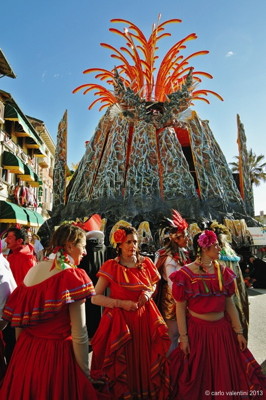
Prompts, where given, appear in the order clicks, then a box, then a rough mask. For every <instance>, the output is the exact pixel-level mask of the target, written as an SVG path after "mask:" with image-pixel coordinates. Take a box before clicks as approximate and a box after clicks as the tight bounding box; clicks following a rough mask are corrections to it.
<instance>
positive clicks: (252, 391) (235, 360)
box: [170, 266, 266, 400]
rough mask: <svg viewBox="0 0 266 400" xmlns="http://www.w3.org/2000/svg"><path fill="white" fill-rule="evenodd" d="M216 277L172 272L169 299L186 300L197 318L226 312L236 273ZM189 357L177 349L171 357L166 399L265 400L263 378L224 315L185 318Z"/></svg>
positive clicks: (186, 270) (225, 271)
mask: <svg viewBox="0 0 266 400" xmlns="http://www.w3.org/2000/svg"><path fill="white" fill-rule="evenodd" d="M221 273H222V283H223V287H222V290H220V288H219V282H218V278H217V274H216V273H215V274H205V273H202V274H195V273H193V272H192V271H191V269H190V268H188V267H186V266H184V267H183V268H181V269H180V270H179V271H177V272H174V273H173V274H172V275H171V276H170V279H172V281H173V288H172V292H173V297H174V298H175V300H176V301H187V306H188V308H189V309H190V310H192V311H194V312H195V313H198V314H206V313H209V312H222V311H225V300H226V297H227V296H232V295H233V294H234V292H235V282H234V278H235V274H234V272H233V271H232V270H230V269H229V268H227V267H221ZM187 328H188V331H187V332H188V339H189V345H190V354H189V355H188V356H187V357H186V356H184V353H183V352H182V350H181V349H180V347H177V349H175V350H174V351H173V352H172V354H171V356H170V371H171V388H172V390H171V396H170V399H171V400H192V399H193V400H194V399H195V400H218V399H219V400H225V399H227V400H228V399H230V400H236V399H239V400H240V399H242V400H243V399H260V400H262V399H265V398H266V377H265V376H263V374H262V371H261V368H260V366H259V364H258V363H257V362H256V360H255V359H254V357H253V356H252V354H251V353H250V351H249V350H248V349H246V350H244V351H241V350H240V348H239V343H238V341H237V336H236V334H235V332H234V331H233V329H232V327H231V323H230V320H229V317H228V316H227V315H226V314H225V317H224V318H222V319H219V320H218V321H206V320H202V319H199V318H195V317H192V316H191V315H189V314H188V315H187Z"/></svg>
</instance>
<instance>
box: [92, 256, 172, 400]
mask: <svg viewBox="0 0 266 400" xmlns="http://www.w3.org/2000/svg"><path fill="white" fill-rule="evenodd" d="M98 276H103V277H104V278H106V279H107V280H108V281H109V283H110V285H109V288H110V294H109V295H110V297H111V298H114V299H120V300H132V301H135V302H137V301H138V298H139V296H140V294H141V292H142V291H146V290H151V288H152V286H153V285H154V284H155V283H156V282H157V281H158V280H159V279H160V276H159V274H158V272H157V269H156V267H155V265H154V264H153V263H152V262H151V260H150V259H149V258H146V257H144V258H143V262H142V264H141V267H136V268H127V267H124V266H122V265H121V264H119V263H118V261H117V260H116V259H115V260H108V261H106V262H105V263H104V264H103V265H102V267H101V269H100V270H99V272H98ZM169 345H170V341H169V337H168V333H167V326H166V325H165V322H164V320H163V318H162V316H161V314H160V313H159V311H158V309H157V307H156V305H155V303H154V301H153V300H152V299H151V300H149V301H148V302H146V303H145V305H144V306H142V307H141V308H139V309H138V310H136V311H125V310H123V309H122V308H118V307H116V308H112V309H111V308H105V310H104V313H103V315H102V318H101V321H100V325H99V327H98V329H97V331H96V333H95V335H94V337H93V339H92V348H93V357H92V365H91V375H92V377H98V376H99V375H100V374H101V373H103V374H104V375H105V376H106V377H107V378H108V380H109V383H110V385H109V387H110V390H111V393H112V395H113V399H116V400H117V399H128V400H131V399H147V400H163V399H168V395H169V392H168V390H169V369H168V360H167V358H166V352H167V350H168V348H169Z"/></svg>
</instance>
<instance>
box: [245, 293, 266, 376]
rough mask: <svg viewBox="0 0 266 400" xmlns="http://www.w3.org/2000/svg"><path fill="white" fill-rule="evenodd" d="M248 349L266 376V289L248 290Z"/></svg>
mask: <svg viewBox="0 0 266 400" xmlns="http://www.w3.org/2000/svg"><path fill="white" fill-rule="evenodd" d="M248 299H249V333H248V348H249V350H250V351H251V353H252V354H253V356H254V357H255V359H256V360H257V362H258V363H259V364H260V365H261V366H262V369H263V372H264V373H265V375H266V312H265V311H266V289H255V288H249V289H248Z"/></svg>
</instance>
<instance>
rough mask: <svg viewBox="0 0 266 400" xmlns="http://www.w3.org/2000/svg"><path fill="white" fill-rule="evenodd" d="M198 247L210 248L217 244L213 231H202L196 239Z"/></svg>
mask: <svg viewBox="0 0 266 400" xmlns="http://www.w3.org/2000/svg"><path fill="white" fill-rule="evenodd" d="M197 241H198V245H199V246H200V247H203V248H207V247H210V246H212V245H213V244H214V243H216V242H217V236H216V235H215V233H214V232H213V231H208V230H206V231H204V232H203V233H202V234H201V235H200V236H199V238H198V240H197Z"/></svg>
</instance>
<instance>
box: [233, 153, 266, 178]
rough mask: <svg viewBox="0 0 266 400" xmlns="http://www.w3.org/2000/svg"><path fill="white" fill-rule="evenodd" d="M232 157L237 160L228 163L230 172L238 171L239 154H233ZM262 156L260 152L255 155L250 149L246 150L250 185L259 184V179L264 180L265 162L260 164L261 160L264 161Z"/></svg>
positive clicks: (265, 176)
mask: <svg viewBox="0 0 266 400" xmlns="http://www.w3.org/2000/svg"><path fill="white" fill-rule="evenodd" d="M234 158H235V159H237V161H236V162H231V163H229V165H230V166H231V170H232V172H234V173H238V172H239V167H238V165H239V156H235V157H234ZM264 158H265V157H264V155H262V154H260V155H259V156H256V154H255V153H253V151H252V149H250V150H249V151H248V168H249V174H250V180H251V184H252V185H253V184H254V185H255V186H259V185H260V183H261V181H263V182H266V162H263V163H262V164H261V162H262V161H264Z"/></svg>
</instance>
